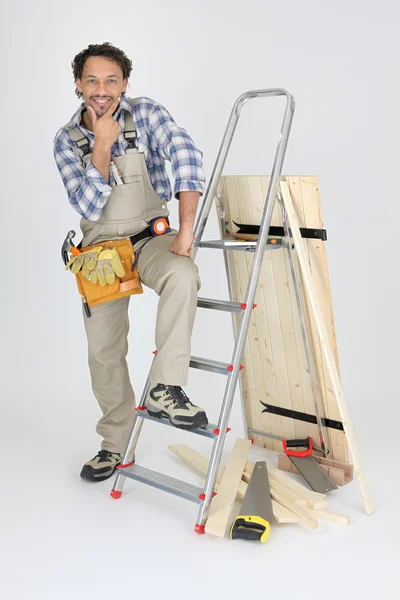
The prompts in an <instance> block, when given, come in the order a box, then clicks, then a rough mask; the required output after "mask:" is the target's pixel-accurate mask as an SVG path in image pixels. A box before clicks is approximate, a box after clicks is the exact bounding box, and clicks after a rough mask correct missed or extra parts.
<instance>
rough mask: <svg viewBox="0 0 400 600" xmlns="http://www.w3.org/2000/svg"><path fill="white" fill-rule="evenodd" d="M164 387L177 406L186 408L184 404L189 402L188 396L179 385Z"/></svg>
mask: <svg viewBox="0 0 400 600" xmlns="http://www.w3.org/2000/svg"><path fill="white" fill-rule="evenodd" d="M166 387H167V390H168V392H169V394H170V396H171V398H172V400H173V402H174V404H175V406H176V407H177V408H186V404H190V400H189V398H188V396H187V395H186V394H185V392H184V391H183V389H182V388H181V387H180V386H179V385H168V386H166Z"/></svg>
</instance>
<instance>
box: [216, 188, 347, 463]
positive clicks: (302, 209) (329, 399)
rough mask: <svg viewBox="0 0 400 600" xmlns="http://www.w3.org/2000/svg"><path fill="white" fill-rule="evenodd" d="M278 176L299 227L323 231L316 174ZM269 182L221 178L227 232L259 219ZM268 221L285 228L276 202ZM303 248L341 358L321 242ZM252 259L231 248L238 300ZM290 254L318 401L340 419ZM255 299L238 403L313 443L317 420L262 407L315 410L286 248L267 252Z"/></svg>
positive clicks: (257, 418)
mask: <svg viewBox="0 0 400 600" xmlns="http://www.w3.org/2000/svg"><path fill="white" fill-rule="evenodd" d="M282 180H285V181H287V183H288V185H289V189H290V193H291V196H292V200H293V204H294V207H295V211H296V216H297V218H298V220H299V225H300V226H301V227H313V228H322V227H323V223H322V219H321V210H320V205H319V190H318V182H317V178H316V177H298V176H297V177H294V176H291V177H282ZM269 181H270V178H269V177H247V176H225V177H222V178H221V181H220V186H219V192H220V194H221V201H222V202H223V204H224V208H225V213H226V227H227V229H228V230H229V231H233V232H236V231H237V227H236V226H235V225H234V223H233V221H235V222H237V223H247V224H255V225H259V224H260V222H261V217H262V211H263V207H264V202H265V197H266V194H267V189H268V185H269ZM271 223H272V224H273V225H282V216H281V211H280V208H279V204H278V203H276V204H275V207H274V212H273V217H272V221H271ZM306 247H307V256H308V262H309V265H310V271H311V275H312V278H313V280H314V282H315V285H316V289H317V293H318V299H319V302H320V303H321V308H322V311H323V314H324V320H325V323H326V326H327V329H328V331H329V340H330V343H331V345H332V349H333V352H334V356H335V359H336V362H338V358H337V347H336V339H335V327H334V319H333V312H332V302H331V296H330V287H329V279H328V268H327V260H326V252H325V242H322V241H319V240H306ZM253 256H254V255H253V254H252V253H247V252H229V253H228V259H229V264H230V269H231V271H232V287H233V295H234V300H236V301H243V300H244V296H245V293H246V288H247V283H248V278H249V275H250V272H251V265H252V260H253ZM294 257H295V263H296V268H297V273H298V277H299V282H300V291H301V295H302V298H303V303H305V306H306V317H307V324H308V327H309V330H310V331H311V335H310V339H311V342H312V352H313V359H314V367H315V370H316V377H317V384H318V387H319V389H320V392H321V396H322V402H323V409H322V413H323V416H325V417H328V418H332V419H338V420H340V419H339V416H338V411H337V407H336V401H335V397H334V395H333V394H332V391H331V390H330V385H329V379H328V377H327V367H326V364H325V362H324V358H323V355H322V352H321V348H320V344H319V340H318V338H317V334H316V329H315V326H314V324H313V323H312V320H310V318H309V311H308V305H307V300H306V297H305V294H304V290H303V287H304V286H303V282H302V279H301V277H300V275H299V270H298V261H297V257H296V255H294ZM255 302H256V304H257V308H256V309H255V310H254V311H253V315H252V320H251V325H250V328H249V334H248V339H247V343H246V347H245V351H244V357H243V360H242V363H243V364H244V366H245V369H244V370H243V371H242V372H241V387H242V395H243V403H244V406H245V413H246V419H247V424H248V427H249V428H252V429H257V430H260V431H263V432H265V433H268V434H272V435H275V436H277V437H280V438H286V439H288V438H294V437H298V438H303V437H308V436H311V437H312V438H313V440H314V442H315V444H316V445H317V446H318V445H319V444H318V429H317V427H316V425H313V424H309V423H304V422H302V421H297V420H293V419H289V418H287V417H280V416H277V415H272V414H270V413H263V406H262V404H261V402H265V403H267V404H271V405H273V406H278V407H281V408H289V409H293V410H296V411H299V412H306V413H310V414H315V409H314V402H313V397H312V391H311V384H310V378H309V372H308V368H307V362H306V357H305V351H304V343H303V338H302V335H301V329H300V322H299V317H298V309H297V304H296V296H295V293H294V287H293V282H292V276H291V272H290V266H289V261H288V253H287V251H286V250H282V251H281V250H274V251H271V252H266V253H265V257H264V261H263V264H262V268H261V274H260V280H259V285H258V288H257V292H256V298H255ZM236 322H238V320H237V319H236ZM325 431H326V432H327V440H328V445H329V448H330V451H331V454H330V458H333V459H336V460H339V461H341V462H348V460H349V459H348V450H347V443H346V439H345V436H344V434H343V432H341V431H335V430H325ZM250 437H252V438H253V439H254V443H255V444H257V445H260V446H265V447H268V448H271V449H274V450H277V451H280V450H281V448H282V446H281V443H280V442H279V441H276V440H272V439H270V438H266V437H261V436H253V435H250Z"/></svg>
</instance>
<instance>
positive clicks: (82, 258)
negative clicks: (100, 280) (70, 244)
mask: <svg viewBox="0 0 400 600" xmlns="http://www.w3.org/2000/svg"><path fill="white" fill-rule="evenodd" d="M102 249H103V248H102V246H95V247H94V248H91V249H90V250H85V252H81V254H78V256H73V257H72V258H71V260H70V261H69V263H68V264H67V265H66V266H65V270H68V269H71V272H72V273H73V274H74V275H76V274H77V273H78V271H80V270H81V269H82V275H83V277H89V274H90V272H91V271H93V269H94V268H95V266H96V263H97V259H98V256H99V254H100V252H101V251H102Z"/></svg>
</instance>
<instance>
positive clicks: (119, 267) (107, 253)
mask: <svg viewBox="0 0 400 600" xmlns="http://www.w3.org/2000/svg"><path fill="white" fill-rule="evenodd" d="M115 275H118V277H123V276H124V275H125V269H124V266H123V264H122V262H121V259H120V257H119V254H118V252H117V251H116V249H115V248H107V250H102V251H101V252H100V254H99V256H98V259H97V263H96V266H95V268H94V269H93V271H91V273H90V281H91V282H92V283H98V284H99V285H100V286H101V287H104V286H105V285H106V283H114V281H115Z"/></svg>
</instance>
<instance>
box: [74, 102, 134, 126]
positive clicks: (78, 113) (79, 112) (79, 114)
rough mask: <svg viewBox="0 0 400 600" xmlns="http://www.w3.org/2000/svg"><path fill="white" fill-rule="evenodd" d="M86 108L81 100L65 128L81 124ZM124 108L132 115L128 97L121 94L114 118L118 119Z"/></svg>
mask: <svg viewBox="0 0 400 600" xmlns="http://www.w3.org/2000/svg"><path fill="white" fill-rule="evenodd" d="M85 109H86V104H85V102H82V104H81V105H80V107H79V108H78V110H77V111H76V112H75V113H74V115H73V117H72V118H71V120H70V122H69V123H68V124H67V126H66V127H67V129H72V127H76V126H77V125H80V124H81V118H82V112H83V111H84V110H85ZM123 110H125V111H128V112H130V113H131V115H133V110H132V106H131V104H130V102H129V98H127V97H126V96H122V97H121V101H120V103H119V106H118V108H117V112H116V113H115V119H116V120H117V121H118V119H119V118H120V116H121V112H122V111H123Z"/></svg>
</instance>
